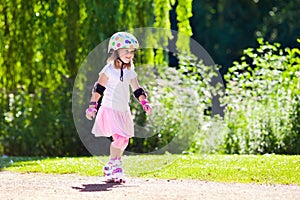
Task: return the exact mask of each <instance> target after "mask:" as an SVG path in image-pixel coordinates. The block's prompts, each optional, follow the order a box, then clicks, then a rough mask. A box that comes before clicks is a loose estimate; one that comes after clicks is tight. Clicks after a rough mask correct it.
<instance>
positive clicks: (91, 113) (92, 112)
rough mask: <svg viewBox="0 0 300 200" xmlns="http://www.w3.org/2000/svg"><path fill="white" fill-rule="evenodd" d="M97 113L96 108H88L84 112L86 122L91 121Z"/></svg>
mask: <svg viewBox="0 0 300 200" xmlns="http://www.w3.org/2000/svg"><path fill="white" fill-rule="evenodd" d="M96 113H97V109H96V108H88V109H86V110H85V116H86V118H87V119H88V120H92V119H94V118H95V116H96Z"/></svg>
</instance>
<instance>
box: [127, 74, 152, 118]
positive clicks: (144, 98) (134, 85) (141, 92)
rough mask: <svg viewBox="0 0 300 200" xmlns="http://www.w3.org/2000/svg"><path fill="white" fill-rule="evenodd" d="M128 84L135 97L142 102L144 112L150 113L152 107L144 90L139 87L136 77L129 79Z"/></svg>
mask: <svg viewBox="0 0 300 200" xmlns="http://www.w3.org/2000/svg"><path fill="white" fill-rule="evenodd" d="M130 85H131V88H132V91H133V94H134V96H135V98H137V99H138V101H139V102H140V103H141V104H142V106H143V109H144V110H145V111H146V113H147V114H151V110H152V107H151V105H150V104H149V102H148V100H147V94H146V91H145V90H144V89H143V88H141V87H140V85H139V82H138V80H137V78H133V79H131V81H130Z"/></svg>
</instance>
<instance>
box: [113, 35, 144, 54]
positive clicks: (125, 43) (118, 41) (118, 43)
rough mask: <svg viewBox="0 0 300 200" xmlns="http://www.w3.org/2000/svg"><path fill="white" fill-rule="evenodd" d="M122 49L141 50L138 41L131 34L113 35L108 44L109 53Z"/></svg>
mask: <svg viewBox="0 0 300 200" xmlns="http://www.w3.org/2000/svg"><path fill="white" fill-rule="evenodd" d="M121 48H134V49H138V48H139V42H138V40H137V39H136V38H135V37H134V36H133V35H132V34H130V33H127V32H117V33H115V34H113V35H112V36H111V38H110V40H109V43H108V53H110V52H111V50H118V49H121Z"/></svg>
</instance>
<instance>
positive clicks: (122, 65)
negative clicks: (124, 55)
mask: <svg viewBox="0 0 300 200" xmlns="http://www.w3.org/2000/svg"><path fill="white" fill-rule="evenodd" d="M117 59H118V60H119V61H121V63H122V64H121V75H120V81H122V82H123V67H124V65H125V64H127V63H125V62H124V61H123V60H122V59H121V58H120V57H118V58H117Z"/></svg>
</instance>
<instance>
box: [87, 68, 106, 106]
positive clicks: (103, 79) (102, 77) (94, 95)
mask: <svg viewBox="0 0 300 200" xmlns="http://www.w3.org/2000/svg"><path fill="white" fill-rule="evenodd" d="M107 81H108V77H107V76H106V75H105V74H104V73H102V74H100V76H99V78H98V81H97V82H96V83H95V85H94V88H93V92H92V97H91V100H90V102H98V100H99V99H100V97H101V96H102V95H101V94H100V93H101V92H100V93H99V92H97V87H99V88H101V87H104V88H105V86H106V84H107ZM99 85H100V86H99ZM93 106H94V105H92V104H91V105H89V107H93Z"/></svg>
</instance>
